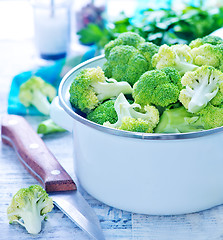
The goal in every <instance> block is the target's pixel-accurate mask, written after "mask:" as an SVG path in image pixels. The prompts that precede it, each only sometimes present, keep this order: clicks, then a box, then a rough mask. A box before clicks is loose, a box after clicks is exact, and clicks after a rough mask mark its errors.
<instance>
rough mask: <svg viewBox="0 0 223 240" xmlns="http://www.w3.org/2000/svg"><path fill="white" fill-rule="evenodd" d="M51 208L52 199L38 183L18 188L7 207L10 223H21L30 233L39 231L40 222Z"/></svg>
mask: <svg viewBox="0 0 223 240" xmlns="http://www.w3.org/2000/svg"><path fill="white" fill-rule="evenodd" d="M52 209H53V200H52V198H50V197H49V196H48V194H47V193H46V191H45V190H44V189H43V188H42V187H41V186H39V185H33V186H30V187H29V188H22V189H20V190H19V191H18V192H17V193H16V194H15V195H14V196H13V198H12V202H11V204H10V206H9V207H8V209H7V215H8V219H9V222H10V223H13V222H17V223H19V224H21V225H22V226H23V227H25V228H26V230H27V231H28V232H29V233H31V234H38V233H39V232H40V231H41V222H42V221H43V220H44V218H45V215H46V214H47V213H48V212H51V211H52Z"/></svg>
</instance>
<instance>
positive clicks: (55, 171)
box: [51, 170, 60, 175]
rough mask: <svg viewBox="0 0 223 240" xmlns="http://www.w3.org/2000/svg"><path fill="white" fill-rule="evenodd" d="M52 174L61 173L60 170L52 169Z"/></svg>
mask: <svg viewBox="0 0 223 240" xmlns="http://www.w3.org/2000/svg"><path fill="white" fill-rule="evenodd" d="M51 174H53V175H59V174H60V170H52V171H51Z"/></svg>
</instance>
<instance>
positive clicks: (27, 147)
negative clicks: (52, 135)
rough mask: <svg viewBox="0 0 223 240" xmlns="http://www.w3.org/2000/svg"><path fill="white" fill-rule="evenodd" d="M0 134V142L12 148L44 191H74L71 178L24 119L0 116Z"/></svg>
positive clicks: (74, 186) (74, 187)
mask: <svg viewBox="0 0 223 240" xmlns="http://www.w3.org/2000/svg"><path fill="white" fill-rule="evenodd" d="M1 132H2V141H3V142H4V143H6V144H9V145H10V146H11V147H13V148H14V149H15V151H16V153H17V155H18V157H19V160H20V161H21V163H22V164H23V165H24V167H25V168H26V169H27V170H28V172H29V173H31V174H32V175H33V176H34V177H35V178H36V179H37V180H38V181H39V182H40V183H41V184H42V185H43V186H44V188H45V189H46V191H47V192H54V191H67V190H75V189H76V184H75V183H74V181H73V180H72V178H71V177H70V176H69V175H68V173H67V172H66V171H65V170H64V168H63V167H62V166H61V165H60V163H59V162H58V161H57V159H56V158H55V157H54V156H53V154H52V153H51V152H50V150H49V149H48V148H47V147H46V145H45V143H44V142H43V140H42V139H41V138H40V137H39V136H38V134H37V133H36V132H35V131H34V130H33V129H32V127H31V126H30V125H29V124H28V122H27V121H26V120H25V119H24V118H23V117H21V116H16V115H4V116H2V124H1Z"/></svg>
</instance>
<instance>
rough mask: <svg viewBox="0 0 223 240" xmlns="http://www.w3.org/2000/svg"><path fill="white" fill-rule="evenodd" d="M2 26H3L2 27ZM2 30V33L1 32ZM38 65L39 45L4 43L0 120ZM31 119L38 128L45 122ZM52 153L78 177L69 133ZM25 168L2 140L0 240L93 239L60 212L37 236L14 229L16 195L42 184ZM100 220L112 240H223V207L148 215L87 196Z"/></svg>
mask: <svg viewBox="0 0 223 240" xmlns="http://www.w3.org/2000/svg"><path fill="white" fill-rule="evenodd" d="M0 26H1V25H0ZM0 31H1V29H0ZM35 64H36V61H35V50H34V46H33V42H32V41H30V40H26V41H25V40H23V41H21V40H18V41H12V40H11V41H9V40H3V39H0V115H1V114H4V113H6V111H7V95H8V92H9V89H10V83H11V80H12V78H13V76H14V75H16V74H17V73H19V72H22V71H24V70H28V69H30V68H31V67H33V66H34V65H35ZM26 119H27V120H28V121H29V122H30V124H31V125H32V126H33V128H34V129H36V126H37V124H38V123H39V122H40V121H41V120H43V117H30V116H27V117H26ZM43 140H44V141H45V143H46V144H47V145H48V147H49V148H50V150H51V151H52V152H53V153H54V154H55V156H56V157H57V158H58V159H59V161H60V162H61V164H62V165H63V166H64V167H65V169H66V170H67V171H68V173H69V174H70V175H71V176H73V167H72V165H73V161H72V144H71V136H70V134H69V133H59V134H53V135H49V136H46V137H44V138H43ZM36 183H37V181H36V180H34V179H33V177H31V176H30V175H29V174H28V173H27V172H26V170H25V169H24V168H23V167H22V165H21V164H20V163H19V161H18V159H17V157H16V155H15V152H14V150H12V149H11V148H10V147H9V146H5V145H3V144H2V142H1V141H0V240H9V239H10V240H17V239H23V240H30V239H38V240H45V239H52V240H61V239H67V240H70V239H76V240H85V239H89V237H88V236H87V235H86V234H85V233H84V232H83V231H81V230H80V229H79V228H78V227H77V226H76V225H75V224H74V223H73V222H71V221H70V220H69V219H68V218H67V217H66V216H65V215H64V214H63V213H62V212H61V211H60V210H59V209H57V208H56V207H55V208H54V209H53V211H52V212H51V213H50V214H49V219H48V221H47V222H44V224H43V228H42V231H41V233H40V234H38V235H36V236H32V235H30V234H28V233H27V232H26V231H25V230H24V228H22V227H21V226H19V225H17V224H13V225H9V224H8V220H7V215H6V210H7V207H8V205H9V203H10V201H11V198H12V195H13V194H15V193H16V192H17V191H18V190H19V189H20V188H22V187H28V186H29V185H32V184H36ZM82 193H83V195H84V197H85V198H86V200H87V201H88V202H89V204H90V205H91V206H92V207H93V208H94V210H95V212H96V214H97V215H98V218H99V219H100V222H101V226H102V229H103V232H104V234H105V237H106V239H108V240H119V239H122V240H124V239H125V240H130V239H131V240H138V239H139V240H221V239H223V206H218V207H215V208H212V209H210V210H206V211H203V212H200V213H194V214H188V215H180V216H148V215H139V214H133V213H129V212H125V211H121V210H118V209H114V208H112V207H109V206H107V205H105V204H103V203H101V202H99V201H97V200H95V199H93V198H92V197H91V196H89V195H88V194H87V193H85V192H84V191H82Z"/></svg>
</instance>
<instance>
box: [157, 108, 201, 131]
mask: <svg viewBox="0 0 223 240" xmlns="http://www.w3.org/2000/svg"><path fill="white" fill-rule="evenodd" d="M204 129H205V128H204V126H203V124H202V123H201V122H200V121H199V116H198V115H195V114H192V113H189V112H187V110H186V109H185V108H184V107H183V106H181V107H179V108H173V109H167V110H165V111H164V112H163V114H162V116H161V117H160V121H159V123H158V125H157V127H156V128H155V131H154V132H155V133H187V132H196V131H202V130H204Z"/></svg>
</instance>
